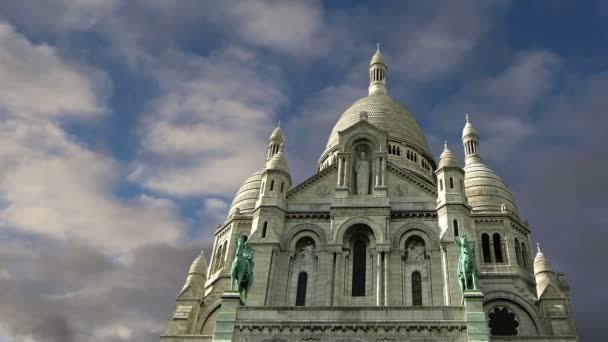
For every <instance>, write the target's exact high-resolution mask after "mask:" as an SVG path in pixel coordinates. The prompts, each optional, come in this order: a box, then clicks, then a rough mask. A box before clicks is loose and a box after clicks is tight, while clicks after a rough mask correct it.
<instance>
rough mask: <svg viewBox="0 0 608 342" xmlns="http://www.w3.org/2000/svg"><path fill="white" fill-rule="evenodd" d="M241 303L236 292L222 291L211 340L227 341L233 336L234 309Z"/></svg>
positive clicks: (217, 341)
mask: <svg viewBox="0 0 608 342" xmlns="http://www.w3.org/2000/svg"><path fill="white" fill-rule="evenodd" d="M241 305H243V302H242V301H241V296H240V295H239V293H238V292H232V291H228V292H224V294H223V295H222V306H221V307H220V312H219V315H218V317H217V322H216V323H215V329H214V330H213V339H212V342H229V341H232V340H233V337H234V323H235V322H236V311H237V310H238V308H239V306H241Z"/></svg>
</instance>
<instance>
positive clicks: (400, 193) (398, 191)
mask: <svg viewBox="0 0 608 342" xmlns="http://www.w3.org/2000/svg"><path fill="white" fill-rule="evenodd" d="M405 195H407V186H406V185H405V184H403V183H401V184H397V185H395V187H394V188H393V196H395V197H404V196H405Z"/></svg>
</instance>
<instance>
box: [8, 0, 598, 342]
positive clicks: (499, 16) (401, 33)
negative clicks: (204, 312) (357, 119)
mask: <svg viewBox="0 0 608 342" xmlns="http://www.w3.org/2000/svg"><path fill="white" fill-rule="evenodd" d="M377 41H380V42H381V44H382V46H383V54H384V56H385V58H386V60H387V63H388V65H389V93H390V94H391V95H392V96H393V97H395V98H396V99H398V100H399V101H400V102H402V103H403V104H405V105H406V106H407V107H408V108H409V109H410V110H411V111H412V112H413V113H415V115H416V117H417V119H418V121H419V123H420V125H421V126H422V128H423V130H424V131H425V133H426V136H427V139H428V141H429V143H430V144H431V146H432V149H433V152H434V154H435V156H436V157H437V156H438V155H439V153H440V151H441V148H442V142H443V140H444V139H447V140H448V141H449V142H450V143H451V144H452V146H454V150H456V151H458V153H459V154H460V156H462V151H461V148H460V146H461V145H460V141H459V138H460V134H461V130H462V127H463V124H464V114H465V113H470V114H471V118H472V121H473V123H474V124H475V126H476V127H477V128H478V130H479V133H480V135H481V153H482V157H483V158H484V160H485V161H486V163H487V164H488V165H489V166H491V167H492V168H493V169H494V170H495V171H496V172H497V173H498V174H499V175H500V176H501V177H502V178H503V179H504V180H505V181H506V183H507V184H508V185H509V187H510V188H511V190H512V191H513V193H514V195H515V197H516V200H517V203H518V205H519V208H520V212H521V214H522V217H523V218H525V219H527V220H528V221H529V223H530V225H531V228H532V232H533V239H534V241H539V242H540V243H541V244H542V247H543V250H544V252H545V254H546V255H547V256H548V257H550V259H551V261H552V263H553V265H554V267H555V268H556V269H558V270H560V271H564V272H566V274H567V276H568V279H569V282H570V285H571V295H572V304H573V307H574V310H575V315H576V319H577V323H578V329H579V333H580V336H581V339H582V341H600V340H602V338H601V337H602V336H603V335H605V333H604V329H603V327H601V326H600V325H598V324H596V323H597V319H598V317H603V316H605V312H606V307H607V306H608V292H606V291H605V289H606V288H608V274H606V271H607V270H608V268H607V267H606V265H605V263H604V261H603V260H604V259H605V255H604V253H603V252H602V251H605V249H606V248H605V246H606V243H608V214H607V211H606V209H605V205H606V198H605V195H603V194H604V193H605V192H606V191H608V186H607V184H608V179H607V177H606V176H605V172H606V171H605V170H606V168H608V158H607V157H606V156H607V152H606V148H607V147H608V144H607V143H606V141H607V139H608V138H607V137H606V132H607V127H608V114H607V112H606V111H607V108H608V96H607V95H606V91H607V90H608V2H606V1H601V0H600V1H586V2H584V3H583V2H581V1H575V0H530V1H508V0H478V1H475V0H470V1H469V0H463V1H457V2H456V1H452V0H445V1H395V2H388V1H387V2H382V3H381V6H380V5H379V3H375V4H369V3H366V2H352V1H348V2H347V1H332V2H331V3H330V2H320V1H280V2H279V1H262V0H260V1H258V0H255V1H253V0H249V1H246V2H244V1H243V2H241V1H215V2H213V1H204V0H132V1H121V0H50V1H36V0H19V1H14V0H0V341H2V342H4V341H62V342H70V341H153V340H154V339H155V338H156V336H158V335H159V334H160V333H161V332H162V330H163V329H164V325H165V321H166V319H167V318H168V317H169V316H170V315H171V311H172V309H173V305H174V298H175V296H176V294H177V292H178V290H179V289H180V288H181V285H182V283H183V281H184V279H185V275H186V272H187V269H188V267H189V264H190V262H191V261H192V259H193V258H194V257H195V255H196V254H197V251H198V250H200V249H201V248H207V249H208V247H209V245H210V242H211V241H212V235H211V231H212V229H213V228H214V227H215V226H216V225H217V224H218V223H220V222H222V221H223V219H224V218H225V215H226V212H227V206H228V205H229V203H230V201H231V199H232V198H231V197H232V195H233V194H234V192H235V191H236V189H237V188H238V187H239V185H240V183H241V182H242V181H243V180H244V179H245V178H246V177H248V176H249V175H250V174H251V173H253V172H254V171H256V170H258V169H260V168H261V167H262V166H263V162H264V161H265V154H266V147H265V146H266V139H267V137H268V135H269V134H270V132H271V131H272V129H273V128H274V127H275V125H276V123H277V121H278V120H282V122H283V126H284V128H285V131H286V136H287V144H286V153H287V156H288V159H289V162H290V167H291V170H292V176H293V178H294V181H295V182H296V183H297V182H299V181H301V180H303V179H304V178H306V177H308V176H310V175H311V174H312V173H313V172H314V170H315V165H316V161H317V158H318V156H319V155H320V153H321V152H322V150H323V147H324V145H325V143H326V139H327V137H328V134H329V132H330V130H331V127H332V126H333V124H334V122H335V121H336V120H337V118H338V117H339V115H340V114H341V113H342V112H343V111H344V110H345V109H346V108H347V107H348V105H349V104H350V103H351V102H353V101H354V100H356V99H357V98H359V97H362V96H364V95H366V92H367V80H368V76H367V64H368V63H369V59H370V57H371V55H372V53H373V51H374V49H375V44H376V42H377ZM208 255H209V253H207V256H208Z"/></svg>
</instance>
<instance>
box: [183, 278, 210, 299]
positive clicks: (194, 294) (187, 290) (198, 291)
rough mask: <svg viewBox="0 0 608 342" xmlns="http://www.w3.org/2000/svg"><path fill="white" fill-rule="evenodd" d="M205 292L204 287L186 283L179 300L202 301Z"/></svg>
mask: <svg viewBox="0 0 608 342" xmlns="http://www.w3.org/2000/svg"><path fill="white" fill-rule="evenodd" d="M203 292H204V290H203V288H202V286H197V285H196V284H193V283H192V282H191V281H186V284H184V287H183V288H182V290H181V291H180V292H179V294H178V295H177V299H200V298H203Z"/></svg>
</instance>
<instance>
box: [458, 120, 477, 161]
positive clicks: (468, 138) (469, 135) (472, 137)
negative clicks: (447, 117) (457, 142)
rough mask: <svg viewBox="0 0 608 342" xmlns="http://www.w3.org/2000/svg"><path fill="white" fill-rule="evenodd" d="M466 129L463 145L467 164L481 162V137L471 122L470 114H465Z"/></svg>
mask: <svg viewBox="0 0 608 342" xmlns="http://www.w3.org/2000/svg"><path fill="white" fill-rule="evenodd" d="M465 121H466V123H465V124H464V128H463V129H462V144H463V146H464V155H465V164H468V163H470V162H473V161H480V157H479V135H478V134H477V130H476V129H475V127H473V125H472V124H471V121H470V120H469V114H465Z"/></svg>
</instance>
